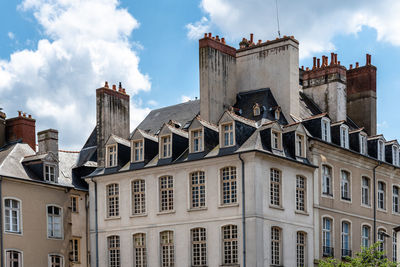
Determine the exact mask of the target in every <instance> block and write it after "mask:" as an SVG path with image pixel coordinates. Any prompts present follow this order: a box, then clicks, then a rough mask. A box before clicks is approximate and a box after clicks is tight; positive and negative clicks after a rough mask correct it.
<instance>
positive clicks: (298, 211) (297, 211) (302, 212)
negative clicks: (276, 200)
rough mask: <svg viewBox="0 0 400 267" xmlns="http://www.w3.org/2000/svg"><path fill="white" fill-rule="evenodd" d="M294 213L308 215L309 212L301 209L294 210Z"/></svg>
mask: <svg viewBox="0 0 400 267" xmlns="http://www.w3.org/2000/svg"><path fill="white" fill-rule="evenodd" d="M294 213H296V214H299V215H305V216H310V214H309V213H308V212H306V211H301V210H296V211H294Z"/></svg>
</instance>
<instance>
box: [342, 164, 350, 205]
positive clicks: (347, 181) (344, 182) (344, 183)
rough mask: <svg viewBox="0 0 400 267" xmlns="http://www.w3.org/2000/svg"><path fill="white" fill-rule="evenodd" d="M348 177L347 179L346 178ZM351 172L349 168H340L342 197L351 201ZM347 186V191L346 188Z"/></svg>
mask: <svg viewBox="0 0 400 267" xmlns="http://www.w3.org/2000/svg"><path fill="white" fill-rule="evenodd" d="M345 178H347V179H345ZM351 184H352V183H351V173H350V172H349V171H347V170H340V199H341V200H344V201H350V202H351ZM346 187H347V191H345V190H346Z"/></svg>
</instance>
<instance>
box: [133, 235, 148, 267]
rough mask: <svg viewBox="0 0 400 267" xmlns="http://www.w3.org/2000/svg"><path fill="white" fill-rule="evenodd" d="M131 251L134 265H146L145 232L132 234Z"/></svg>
mask: <svg viewBox="0 0 400 267" xmlns="http://www.w3.org/2000/svg"><path fill="white" fill-rule="evenodd" d="M133 253H134V256H135V259H134V262H135V266H136V267H146V266H147V251H146V234H142V233H139V234H134V235H133Z"/></svg>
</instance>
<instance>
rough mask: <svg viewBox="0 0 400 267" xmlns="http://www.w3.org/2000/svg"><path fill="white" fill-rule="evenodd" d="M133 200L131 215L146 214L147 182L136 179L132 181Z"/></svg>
mask: <svg viewBox="0 0 400 267" xmlns="http://www.w3.org/2000/svg"><path fill="white" fill-rule="evenodd" d="M131 198H132V201H131V203H132V209H131V215H132V216H136V215H144V214H146V180H144V179H134V180H132V181H131Z"/></svg>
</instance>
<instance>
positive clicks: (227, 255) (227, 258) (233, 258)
mask: <svg viewBox="0 0 400 267" xmlns="http://www.w3.org/2000/svg"><path fill="white" fill-rule="evenodd" d="M222 246H223V247H222V255H223V256H222V264H237V263H239V260H238V237H237V226H236V225H225V226H222Z"/></svg>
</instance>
